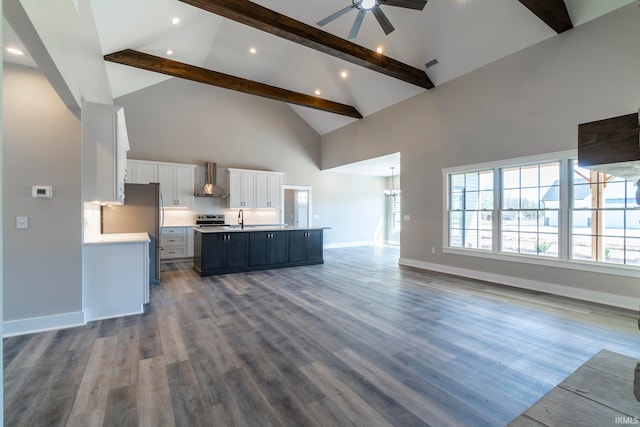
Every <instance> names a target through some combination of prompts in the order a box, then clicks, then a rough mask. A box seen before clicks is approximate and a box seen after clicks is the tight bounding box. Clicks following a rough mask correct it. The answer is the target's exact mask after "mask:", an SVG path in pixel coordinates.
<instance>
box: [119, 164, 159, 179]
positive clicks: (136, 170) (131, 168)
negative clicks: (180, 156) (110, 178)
mask: <svg viewBox="0 0 640 427" xmlns="http://www.w3.org/2000/svg"><path fill="white" fill-rule="evenodd" d="M126 181H127V182H129V183H131V184H148V183H150V182H158V165H157V164H154V163H146V162H145V163H143V162H136V161H135V160H129V161H127V180H126Z"/></svg>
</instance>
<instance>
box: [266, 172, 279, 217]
mask: <svg viewBox="0 0 640 427" xmlns="http://www.w3.org/2000/svg"><path fill="white" fill-rule="evenodd" d="M280 187H282V175H275V174H274V175H269V182H268V193H269V200H268V203H269V207H270V208H272V209H280V195H281V192H282V189H281V188H280Z"/></svg>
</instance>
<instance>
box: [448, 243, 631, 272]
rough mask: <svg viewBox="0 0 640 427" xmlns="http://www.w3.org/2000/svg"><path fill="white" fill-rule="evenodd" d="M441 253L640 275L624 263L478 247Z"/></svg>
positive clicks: (449, 249) (452, 249) (451, 249)
mask: <svg viewBox="0 0 640 427" xmlns="http://www.w3.org/2000/svg"><path fill="white" fill-rule="evenodd" d="M442 253H446V254H455V255H463V256H471V257H476V258H487V259H493V260H500V261H509V262H520V263H523V264H534V265H542V266H547V267H556V268H567V269H571V270H580V271H591V272H594V273H601V274H611V275H614V276H622V277H638V276H640V268H638V267H637V266H631V265H625V264H607V263H603V262H595V261H580V260H573V259H572V260H566V259H560V258H555V257H548V256H541V255H523V254H513V255H511V254H508V253H504V252H498V253H495V252H490V251H483V250H480V249H462V248H442Z"/></svg>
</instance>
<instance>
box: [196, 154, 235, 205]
mask: <svg viewBox="0 0 640 427" xmlns="http://www.w3.org/2000/svg"><path fill="white" fill-rule="evenodd" d="M217 171H218V167H217V165H216V164H215V163H213V162H205V164H204V173H205V179H204V186H203V187H202V189H201V190H200V191H199V192H197V193H196V194H194V196H196V197H215V198H219V199H226V198H227V197H229V195H228V194H227V192H226V191H224V189H223V188H221V187H218V186H217V185H216V173H217Z"/></svg>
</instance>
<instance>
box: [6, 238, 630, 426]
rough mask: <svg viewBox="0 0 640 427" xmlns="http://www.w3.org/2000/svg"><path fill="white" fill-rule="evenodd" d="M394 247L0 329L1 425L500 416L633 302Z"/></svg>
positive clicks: (184, 286)
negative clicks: (441, 264) (492, 278)
mask: <svg viewBox="0 0 640 427" xmlns="http://www.w3.org/2000/svg"><path fill="white" fill-rule="evenodd" d="M398 256H399V253H398V250H397V249H396V248H373V247H358V248H343V249H330V250H326V251H325V264H323V265H317V266H308V267H296V268H289V269H282V270H273V271H260V272H251V273H241V274H234V275H224V276H213V277H207V278H200V277H198V276H197V275H196V274H195V273H194V272H193V271H192V270H191V266H190V265H189V264H186V263H176V264H166V265H163V268H164V270H163V272H162V284H161V285H160V286H155V287H153V288H152V292H151V306H150V310H149V313H147V314H144V315H139V316H128V317H124V318H118V319H110V320H104V321H97V322H91V323H89V324H88V325H86V326H84V327H78V328H72V329H66V330H59V331H50V332H43V333H38V334H33V335H27V336H19V337H12V338H7V339H5V340H4V374H5V392H4V394H5V402H4V405H5V406H4V407H5V423H6V425H9V426H49V425H68V426H94V425H95V426H99V425H106V426H112V425H113V426H135V425H141V426H174V425H175V426H389V425H393V426H427V425H431V426H503V425H506V424H507V423H509V422H510V421H511V420H513V419H514V418H515V417H516V416H518V415H519V414H521V413H522V412H524V411H525V410H526V409H527V408H529V407H530V406H531V405H532V404H533V403H535V402H536V401H537V400H538V399H540V398H541V397H542V396H543V395H545V394H546V393H547V392H549V391H550V390H551V389H552V388H553V387H554V386H555V385H557V384H558V383H560V382H561V381H563V380H564V379H565V378H566V377H567V376H568V375H569V374H570V373H571V372H573V371H574V370H575V369H577V368H578V367H579V366H580V365H582V364H583V363H584V362H585V361H587V360H588V359H590V358H591V357H592V356H593V355H594V354H596V353H598V352H599V351H600V350H601V349H603V348H604V349H609V350H611V351H614V352H617V353H621V354H625V355H627V356H630V357H634V358H640V331H638V330H637V314H636V313H631V312H627V311H623V310H617V309H612V308H608V307H604V306H598V305H595V304H588V303H583V302H577V301H573V300H569V299H566V298H561V297H554V296H550V295H546V294H542V293H535V292H528V291H524V290H519V289H514V288H507V287H503V286H497V285H492V284H489V283H484V282H478V281H474V280H468V279H463V278H459V277H454V276H448V275H445V274H439V273H432V272H426V271H421V270H417V269H413V268H407V267H399V266H398V265H397V259H398Z"/></svg>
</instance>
